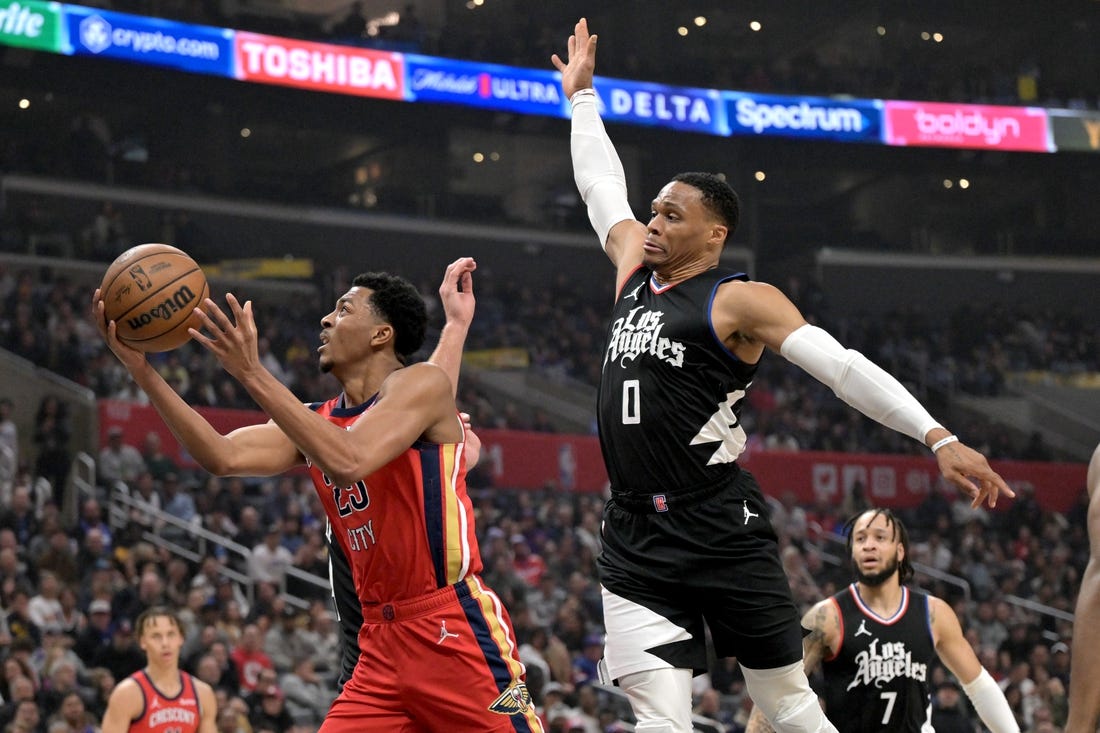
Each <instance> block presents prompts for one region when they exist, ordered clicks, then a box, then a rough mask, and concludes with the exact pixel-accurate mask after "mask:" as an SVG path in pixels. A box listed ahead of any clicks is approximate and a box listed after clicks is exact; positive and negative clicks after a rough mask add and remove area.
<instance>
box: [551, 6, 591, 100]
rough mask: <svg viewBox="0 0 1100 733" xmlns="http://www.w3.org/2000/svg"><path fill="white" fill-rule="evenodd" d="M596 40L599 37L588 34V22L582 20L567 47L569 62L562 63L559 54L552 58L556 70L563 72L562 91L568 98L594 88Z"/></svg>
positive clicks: (579, 21) (578, 22)
mask: <svg viewBox="0 0 1100 733" xmlns="http://www.w3.org/2000/svg"><path fill="white" fill-rule="evenodd" d="M596 39H597V36H594V35H591V34H589V32H588V21H587V20H586V19H584V18H581V19H580V20H578V21H577V25H576V26H575V27H574V28H573V35H571V36H569V43H568V44H567V46H566V48H567V49H568V51H569V53H568V57H569V61H568V62H565V61H562V60H561V57H560V56H558V55H557V54H554V55H553V56H551V57H550V60H551V61H552V62H553V63H554V68H556V69H557V70H558V71H560V72H561V90H562V92H564V93H565V96H566V98H568V97H572V96H573V93H574V92H576V91H578V90H580V89H591V88H592V76H593V75H594V74H595V73H596Z"/></svg>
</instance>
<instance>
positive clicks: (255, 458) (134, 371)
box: [92, 289, 302, 476]
mask: <svg viewBox="0 0 1100 733" xmlns="http://www.w3.org/2000/svg"><path fill="white" fill-rule="evenodd" d="M92 313H93V316H94V317H93V320H94V321H95V323H96V327H97V328H98V329H99V333H100V335H101V336H102V337H103V339H104V340H105V341H106V342H107V346H108V347H110V349H111V351H112V352H114V354H115V356H116V357H118V360H119V361H120V362H122V365H123V366H124V367H126V370H127V371H129V372H130V375H131V376H133V378H134V382H135V383H136V384H137V385H138V386H139V387H141V389H142V390H143V391H144V392H145V394H146V395H148V396H149V403H150V404H151V405H152V406H153V407H154V408H155V409H156V411H157V412H158V413H160V416H161V418H162V419H163V420H164V422H165V424H166V425H167V426H168V429H169V430H171V431H172V434H173V435H175V436H176V439H177V440H178V441H179V442H180V443H181V444H182V445H183V446H184V447H185V448H186V449H187V452H188V453H189V454H190V455H191V456H192V457H193V458H194V459H195V462H196V463H198V464H199V465H200V466H202V467H203V468H204V469H205V470H207V471H209V472H210V473H212V474H215V475H217V476H274V475H276V474H279V473H282V472H284V471H286V470H288V469H290V468H291V467H293V466H296V465H298V464H300V463H301V462H302V457H301V455H300V454H299V453H298V450H297V448H295V447H294V444H293V443H291V442H290V441H289V440H288V439H287V437H286V435H284V434H283V433H282V431H281V430H279V427H278V426H277V425H275V424H274V423H270V422H269V423H266V424H263V425H250V426H248V427H244V428H239V429H237V430H234V431H233V432H231V433H229V434H227V435H222V434H221V433H219V432H218V431H217V430H215V429H214V427H213V426H212V425H211V424H210V423H209V422H207V421H206V418H204V417H203V416H202V415H200V414H199V413H198V412H197V411H196V410H195V409H194V408H192V407H191V406H190V405H188V404H187V403H186V402H185V401H184V400H183V398H182V397H181V396H180V395H179V394H177V393H176V391H175V390H174V389H172V387H171V386H170V385H169V384H168V383H167V382H166V381H165V380H164V378H163V377H161V375H160V373H159V372H157V370H156V369H154V368H153V366H152V365H151V364H150V363H149V362H148V360H147V359H146V358H145V354H144V353H142V352H140V351H138V350H136V349H133V348H130V347H129V346H127V345H126V344H124V343H122V342H121V341H119V340H118V338H117V336H116V331H115V322H114V321H111V322H107V320H106V318H105V316H104V305H103V301H102V300H100V294H99V290H98V289H96V291H95V294H94V295H93V296H92Z"/></svg>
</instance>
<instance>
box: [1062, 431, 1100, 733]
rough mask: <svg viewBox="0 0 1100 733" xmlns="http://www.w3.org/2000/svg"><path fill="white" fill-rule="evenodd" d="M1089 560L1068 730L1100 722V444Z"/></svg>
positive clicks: (1085, 731)
mask: <svg viewBox="0 0 1100 733" xmlns="http://www.w3.org/2000/svg"><path fill="white" fill-rule="evenodd" d="M1085 482H1086V484H1087V486H1088V492H1089V514H1088V531H1089V562H1088V565H1087V566H1085V573H1084V575H1082V576H1081V588H1080V590H1079V591H1078V593H1077V605H1076V607H1075V612H1074V616H1073V656H1072V667H1071V668H1070V676H1069V718H1068V719H1067V720H1066V733H1096V728H1097V726H1098V725H1100V654H1097V649H1100V445H1098V446H1097V447H1096V450H1095V451H1093V453H1092V460H1091V461H1089V472H1088V477H1087V478H1086V479H1085Z"/></svg>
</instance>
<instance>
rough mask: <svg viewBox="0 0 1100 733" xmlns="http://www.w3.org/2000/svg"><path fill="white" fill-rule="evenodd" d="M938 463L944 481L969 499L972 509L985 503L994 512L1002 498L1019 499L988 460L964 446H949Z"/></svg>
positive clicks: (937, 452)
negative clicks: (1002, 495) (1001, 496)
mask: <svg viewBox="0 0 1100 733" xmlns="http://www.w3.org/2000/svg"><path fill="white" fill-rule="evenodd" d="M936 462H937V463H939V466H940V473H941V474H943V477H944V478H945V479H947V480H948V481H950V482H951V483H953V484H955V486H958V487H959V490H960V491H962V492H963V493H964V494H966V495H967V496H969V497H970V506H971V507H973V508H975V509H977V508H978V507H980V506H981V505H982V503H983V502H984V503H987V504H988V505H989V507H990V508H991V509H992V508H993V507H995V506H997V498H998V497H999V496H1000V495H1001V494H1004V495H1005V496H1008V497H1010V498H1011V497H1015V496H1016V492H1015V491H1013V490H1012V489H1010V488H1009V487H1008V484H1007V483H1005V480H1004V479H1003V478H1001V476H1000V474H998V473H997V472H996V471H994V470H993V469H992V468H990V467H989V461H987V460H986V458H985V456H983V455H982V454H981V453H979V452H978V451H976V450H974V449H973V448H971V447H970V446H968V445H966V444H964V443H962V442H955V443H950V444H948V445H945V446H944V447H943V448H940V449H939V450H938V451H936Z"/></svg>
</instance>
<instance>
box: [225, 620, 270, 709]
mask: <svg viewBox="0 0 1100 733" xmlns="http://www.w3.org/2000/svg"><path fill="white" fill-rule="evenodd" d="M229 656H230V658H231V659H232V660H233V663H234V664H235V665H236V666H237V669H238V671H239V673H240V689H241V691H242V692H252V691H253V690H255V689H256V685H257V683H258V681H259V676H260V671H261V670H264V669H268V670H272V671H274V669H275V665H274V664H272V662H271V657H269V656H268V655H267V653H266V652H264V650H263V636H261V632H260V628H259V627H258V626H256V624H248V625H247V626H245V627H244V629H243V630H242V632H241V640H240V643H238V644H237V645H236V646H235V647H234V648H233V651H232V652H230V654H229Z"/></svg>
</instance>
